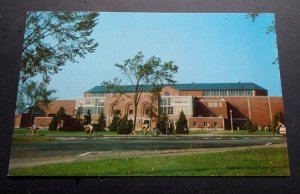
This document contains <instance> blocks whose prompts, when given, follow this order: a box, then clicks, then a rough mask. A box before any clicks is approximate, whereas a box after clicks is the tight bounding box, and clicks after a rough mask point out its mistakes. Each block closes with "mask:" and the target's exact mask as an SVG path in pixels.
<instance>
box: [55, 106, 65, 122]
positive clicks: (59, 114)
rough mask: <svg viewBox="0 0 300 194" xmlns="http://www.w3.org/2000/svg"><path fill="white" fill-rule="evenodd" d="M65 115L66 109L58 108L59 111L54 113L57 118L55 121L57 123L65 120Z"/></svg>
mask: <svg viewBox="0 0 300 194" xmlns="http://www.w3.org/2000/svg"><path fill="white" fill-rule="evenodd" d="M66 115H67V114H66V109H65V108H64V107H62V106H61V107H60V108H59V109H58V111H57V112H56V117H57V119H58V120H59V121H62V120H64V118H65V116H66Z"/></svg>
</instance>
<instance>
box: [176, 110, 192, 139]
mask: <svg viewBox="0 0 300 194" xmlns="http://www.w3.org/2000/svg"><path fill="white" fill-rule="evenodd" d="M175 132H176V133H179V134H188V133H189V129H188V126H187V119H186V116H185V114H184V112H183V111H181V112H180V114H179V118H178V120H177V122H176V131H175Z"/></svg>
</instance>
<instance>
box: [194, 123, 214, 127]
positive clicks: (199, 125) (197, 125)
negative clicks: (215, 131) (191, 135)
mask: <svg viewBox="0 0 300 194" xmlns="http://www.w3.org/2000/svg"><path fill="white" fill-rule="evenodd" d="M201 124H202V126H201ZM193 127H206V128H209V127H219V123H218V122H214V123H213V126H210V125H209V123H208V122H199V123H198V122H193Z"/></svg>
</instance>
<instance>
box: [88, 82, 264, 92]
mask: <svg viewBox="0 0 300 194" xmlns="http://www.w3.org/2000/svg"><path fill="white" fill-rule="evenodd" d="M165 86H170V87H172V88H174V89H176V90H181V91H197V90H201V91H205V90H263V91H267V90H266V89H264V88H262V87H260V86H258V85H257V84H255V83H242V82H237V83H191V84H173V85H165ZM151 89H152V85H146V87H145V89H144V91H145V92H148V91H151ZM121 90H122V91H123V92H133V91H134V86H133V85H121ZM109 92H110V91H109V90H108V89H107V88H106V87H105V86H95V87H93V88H92V89H90V90H88V91H86V92H85V93H109Z"/></svg>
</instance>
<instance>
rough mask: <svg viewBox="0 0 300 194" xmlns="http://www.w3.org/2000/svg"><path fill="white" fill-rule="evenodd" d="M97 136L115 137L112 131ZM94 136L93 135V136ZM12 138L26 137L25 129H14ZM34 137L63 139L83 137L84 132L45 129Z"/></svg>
mask: <svg viewBox="0 0 300 194" xmlns="http://www.w3.org/2000/svg"><path fill="white" fill-rule="evenodd" d="M96 134H97V136H101V135H116V134H117V133H116V132H113V131H97V132H96ZM93 135H95V134H93ZM14 136H28V130H27V129H26V128H20V129H14ZM36 136H49V137H51V136H53V137H61V136H62V137H64V136H72V137H74V136H75V137H76V136H85V132H84V131H83V130H82V131H49V130H47V129H41V130H39V131H38V134H37V135H36Z"/></svg>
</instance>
